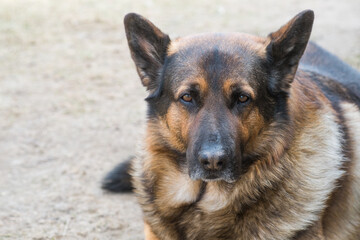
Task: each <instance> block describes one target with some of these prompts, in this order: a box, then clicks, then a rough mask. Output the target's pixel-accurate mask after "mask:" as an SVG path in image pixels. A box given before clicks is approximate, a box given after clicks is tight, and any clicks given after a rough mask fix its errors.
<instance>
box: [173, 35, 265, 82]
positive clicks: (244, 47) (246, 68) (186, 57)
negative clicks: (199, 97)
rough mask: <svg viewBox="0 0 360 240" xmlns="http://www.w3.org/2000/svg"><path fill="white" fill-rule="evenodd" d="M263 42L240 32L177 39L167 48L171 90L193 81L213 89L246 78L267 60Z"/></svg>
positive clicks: (261, 39)
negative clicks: (201, 80) (199, 80)
mask: <svg viewBox="0 0 360 240" xmlns="http://www.w3.org/2000/svg"><path fill="white" fill-rule="evenodd" d="M265 49H266V39H263V38H259V37H256V36H252V35H249V34H243V33H206V34H199V35H193V36H188V37H184V38H178V39H176V40H173V41H172V42H171V44H170V46H169V48H168V56H169V69H170V70H169V72H168V74H169V75H171V79H172V84H173V87H174V88H177V87H179V86H180V85H183V84H184V83H186V82H192V79H204V80H205V81H206V82H207V83H208V84H210V85H213V86H216V85H218V84H219V83H224V82H225V81H226V80H228V79H233V80H234V79H238V80H239V81H240V80H241V79H249V75H251V74H252V71H253V69H254V67H256V65H257V63H258V62H259V60H260V59H265V58H266V51H265ZM217 87H218V86H217Z"/></svg>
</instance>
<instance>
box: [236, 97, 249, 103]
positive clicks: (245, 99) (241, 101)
mask: <svg viewBox="0 0 360 240" xmlns="http://www.w3.org/2000/svg"><path fill="white" fill-rule="evenodd" d="M248 100H249V97H248V96H246V95H240V96H239V98H238V101H239V103H246V102H247V101H248Z"/></svg>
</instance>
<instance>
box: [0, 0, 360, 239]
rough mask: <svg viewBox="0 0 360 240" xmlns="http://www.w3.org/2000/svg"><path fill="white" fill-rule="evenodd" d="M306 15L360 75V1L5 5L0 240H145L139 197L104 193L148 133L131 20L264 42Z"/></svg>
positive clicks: (1, 18) (15, 0)
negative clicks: (127, 30)
mask: <svg viewBox="0 0 360 240" xmlns="http://www.w3.org/2000/svg"><path fill="white" fill-rule="evenodd" d="M307 8H310V9H313V10H315V14H316V20H315V25H314V28H313V34H312V40H314V41H316V42H318V43H319V44H320V45H322V46H323V47H325V48H327V49H329V50H330V51H332V52H333V53H335V54H337V55H338V56H340V57H341V58H342V59H343V60H345V61H346V62H348V63H350V64H351V65H353V66H355V67H356V68H358V69H359V68H360V15H359V13H360V1H359V0H347V1H338V0H327V1H314V0H301V1H300V0H299V1H296V0H278V1H267V0H254V1H239V0H226V1H215V0H211V1H210V0H206V1H205V0H200V1H189V0H183V1H166V0H159V1H155V0H144V1H134V0H132V1H131V0H121V1H110V0H108V1H99V0H79V1H78V0H62V1H50V0H49V1H46V0H21V1H20V0H1V1H0V239H1V240H3V239H126V240H127V239H130V240H131V239H143V235H142V234H143V233H142V227H143V223H142V216H141V211H140V209H139V207H138V206H137V204H136V200H135V198H134V196H133V195H131V194H127V195H112V194H107V193H104V192H103V191H102V190H101V189H100V188H99V186H100V181H101V178H102V177H103V176H104V174H105V173H106V172H107V171H108V170H110V169H111V168H112V167H113V166H114V165H115V164H116V163H118V162H120V161H122V160H123V159H125V158H126V157H127V156H128V155H131V154H134V153H135V149H136V148H135V146H136V145H137V142H138V140H139V139H140V138H141V133H142V131H143V128H144V120H145V103H144V101H143V99H144V98H145V97H146V92H145V90H144V89H143V88H142V86H141V84H140V81H139V79H138V77H137V75H136V71H135V69H134V66H133V63H132V62H131V59H130V56H129V51H128V49H127V43H126V40H125V34H124V29H123V24H122V21H123V17H124V15H125V14H126V13H128V12H138V13H141V14H143V15H144V16H146V17H148V18H150V19H151V20H152V21H153V22H154V23H156V25H158V26H159V27H160V28H161V29H162V30H163V31H164V32H167V33H170V36H171V37H177V36H182V35H188V34H191V33H197V32H210V31H242V32H248V33H253V34H260V35H263V36H265V35H266V34H268V33H269V32H271V31H274V30H276V29H277V28H278V27H280V26H281V25H282V24H284V23H285V22H286V21H287V20H289V19H290V18H291V17H292V16H293V15H295V14H296V13H297V12H299V11H301V10H303V9H307Z"/></svg>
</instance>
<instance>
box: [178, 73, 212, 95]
mask: <svg viewBox="0 0 360 240" xmlns="http://www.w3.org/2000/svg"><path fill="white" fill-rule="evenodd" d="M191 89H196V90H197V91H199V92H200V93H203V92H206V91H207V89H208V84H207V82H206V80H205V79H204V78H195V79H194V78H191V79H189V80H185V81H183V82H181V85H180V86H179V87H178V89H177V90H176V93H175V98H176V99H178V98H180V97H181V94H182V93H184V92H185V91H189V90H191Z"/></svg>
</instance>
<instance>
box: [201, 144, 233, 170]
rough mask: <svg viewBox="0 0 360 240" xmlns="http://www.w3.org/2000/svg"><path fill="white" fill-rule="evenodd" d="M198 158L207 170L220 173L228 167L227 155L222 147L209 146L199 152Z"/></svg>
mask: <svg viewBox="0 0 360 240" xmlns="http://www.w3.org/2000/svg"><path fill="white" fill-rule="evenodd" d="M198 158H199V161H200V164H201V165H202V167H203V168H204V169H205V170H210V171H220V170H222V169H223V168H224V167H225V165H226V159H227V154H226V152H225V151H224V149H223V148H222V147H221V146H208V147H206V148H205V149H204V150H201V151H200V152H199V157H198Z"/></svg>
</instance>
